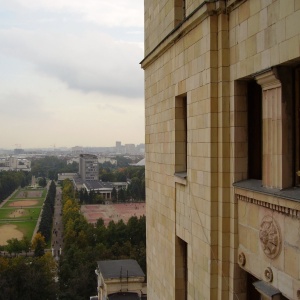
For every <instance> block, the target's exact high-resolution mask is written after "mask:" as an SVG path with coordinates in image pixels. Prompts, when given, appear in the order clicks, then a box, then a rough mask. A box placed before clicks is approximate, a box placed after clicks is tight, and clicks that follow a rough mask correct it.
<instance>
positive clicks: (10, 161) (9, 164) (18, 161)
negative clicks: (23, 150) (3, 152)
mask: <svg viewBox="0 0 300 300" xmlns="http://www.w3.org/2000/svg"><path fill="white" fill-rule="evenodd" d="M20 170H23V171H28V172H30V171H31V161H30V160H28V159H26V158H18V157H17V156H9V157H4V158H0V171H20Z"/></svg>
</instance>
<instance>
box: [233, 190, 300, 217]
mask: <svg viewBox="0 0 300 300" xmlns="http://www.w3.org/2000/svg"><path fill="white" fill-rule="evenodd" d="M235 197H236V200H238V201H245V202H249V203H252V204H255V205H258V206H262V207H266V208H268V209H271V210H274V211H276V212H278V213H281V214H284V215H287V216H289V217H292V218H297V219H300V210H298V209H295V208H290V207H286V206H282V205H279V204H273V203H269V202H266V201H262V200H258V199H255V198H251V197H247V196H244V195H240V194H235Z"/></svg>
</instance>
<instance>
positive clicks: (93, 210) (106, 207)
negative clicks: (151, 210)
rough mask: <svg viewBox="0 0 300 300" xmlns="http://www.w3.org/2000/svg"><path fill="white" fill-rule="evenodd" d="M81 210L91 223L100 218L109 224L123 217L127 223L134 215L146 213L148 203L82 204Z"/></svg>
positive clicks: (138, 215)
mask: <svg viewBox="0 0 300 300" xmlns="http://www.w3.org/2000/svg"><path fill="white" fill-rule="evenodd" d="M81 212H82V213H83V215H84V216H85V217H86V219H87V220H88V222H89V223H96V222H97V220H98V219H99V218H102V219H103V220H104V224H105V225H107V224H108V223H109V222H110V221H111V220H113V221H115V222H118V221H119V220H121V219H123V221H124V222H125V223H127V221H128V220H129V218H130V217H132V216H137V217H138V218H139V217H140V216H143V215H146V203H126V204H125V203H118V204H97V205H95V204H93V205H82V206H81Z"/></svg>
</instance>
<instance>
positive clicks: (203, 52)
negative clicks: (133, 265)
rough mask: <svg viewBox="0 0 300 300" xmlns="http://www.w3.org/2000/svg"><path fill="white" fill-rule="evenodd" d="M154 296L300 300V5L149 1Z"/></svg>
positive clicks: (250, 0) (256, 0)
mask: <svg viewBox="0 0 300 300" xmlns="http://www.w3.org/2000/svg"><path fill="white" fill-rule="evenodd" d="M141 65H142V68H143V69H144V71H145V117H146V196H147V273H148V274H147V283H148V298H149V299H151V300H158V299H168V300H169V299H176V300H177V299H189V300H192V299H195V300H196V299H220V300H221V299H222V300H226V299H260V298H261V299H300V231H299V228H300V202H299V200H300V191H299V190H300V188H299V178H300V177H299V175H300V172H299V170H300V148H299V144H300V124H299V114H300V104H299V98H300V1H299V0H242V1H240V0H239V1H237V0H227V1H225V0H223V1H221V0H210V1H204V0H151V1H150V0H145V57H144V59H143V61H142V62H141Z"/></svg>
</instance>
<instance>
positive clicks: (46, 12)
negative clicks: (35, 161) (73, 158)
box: [0, 0, 144, 149]
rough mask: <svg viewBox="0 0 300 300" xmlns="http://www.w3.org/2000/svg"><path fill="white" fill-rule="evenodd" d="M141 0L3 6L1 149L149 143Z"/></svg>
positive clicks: (0, 35)
mask: <svg viewBox="0 0 300 300" xmlns="http://www.w3.org/2000/svg"><path fill="white" fill-rule="evenodd" d="M140 2H141V1H138V0H136V1H121V0H119V1H114V3H107V1H94V0H87V1H84V2H82V1H70V0H62V1H61V0H60V1H51V2H50V1H43V2H40V1H37V0H31V1H24V0H13V1H9V2H5V1H3V0H0V3H1V9H0V14H1V20H0V64H1V67H2V68H1V70H0V80H1V89H0V105H1V111H0V126H1V128H2V130H1V133H0V148H6V149H13V148H17V145H21V148H43V147H44V148H49V147H51V146H53V145H56V147H74V146H76V145H89V146H90V147H103V146H107V145H114V144H115V141H116V140H124V141H125V140H126V143H132V144H139V143H141V142H143V141H144V95H143V72H142V70H141V68H140V65H139V62H140V61H141V60H142V58H143V3H140Z"/></svg>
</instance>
